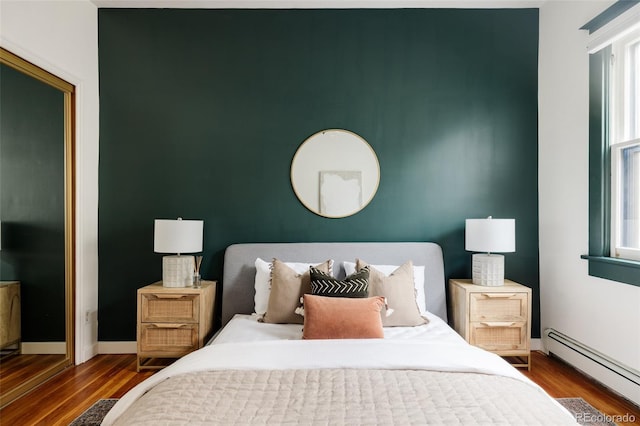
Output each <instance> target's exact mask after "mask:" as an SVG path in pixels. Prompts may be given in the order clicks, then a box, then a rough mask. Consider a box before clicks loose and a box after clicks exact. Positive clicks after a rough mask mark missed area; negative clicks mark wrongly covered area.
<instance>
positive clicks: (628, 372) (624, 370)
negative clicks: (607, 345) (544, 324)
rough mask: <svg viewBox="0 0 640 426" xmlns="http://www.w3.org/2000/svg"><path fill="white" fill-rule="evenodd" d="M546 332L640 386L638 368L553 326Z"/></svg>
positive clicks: (562, 343) (554, 338)
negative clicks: (623, 362)
mask: <svg viewBox="0 0 640 426" xmlns="http://www.w3.org/2000/svg"><path fill="white" fill-rule="evenodd" d="M544 334H545V336H546V337H547V338H549V339H551V340H555V341H556V342H558V343H560V344H561V345H564V346H566V347H567V348H569V349H571V350H573V351H575V352H577V353H579V354H580V355H582V356H584V357H586V358H588V359H590V360H591V361H593V362H595V363H597V364H599V365H601V366H603V367H604V368H606V369H608V370H610V371H612V372H614V373H616V374H617V375H619V376H622V377H624V378H625V379H627V380H629V381H630V382H632V383H635V384H636V385H638V386H640V372H638V371H637V370H635V369H633V368H631V367H629V366H626V365H624V364H621V363H620V362H618V361H616V360H614V359H612V358H610V357H608V356H606V355H605V354H603V353H601V352H598V351H596V350H595V349H593V348H590V347H589V346H587V345H585V344H583V343H580V342H578V341H577V340H575V339H573V338H571V337H569V336H567V335H566V334H563V333H560V332H559V331H557V330H554V329H553V328H547V329H546V330H545V331H544Z"/></svg>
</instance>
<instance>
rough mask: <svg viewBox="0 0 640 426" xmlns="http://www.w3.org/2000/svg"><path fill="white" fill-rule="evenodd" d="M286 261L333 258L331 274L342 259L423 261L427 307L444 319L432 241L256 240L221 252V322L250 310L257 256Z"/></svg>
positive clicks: (440, 273)
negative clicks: (262, 241) (313, 241)
mask: <svg viewBox="0 0 640 426" xmlns="http://www.w3.org/2000/svg"><path fill="white" fill-rule="evenodd" d="M258 257H259V258H262V259H264V260H267V261H269V260H271V259H273V258H278V259H280V260H282V261H285V262H316V261H324V260H327V259H333V260H334V262H335V263H334V274H335V275H337V276H338V277H344V269H343V267H342V262H345V261H348V262H355V259H356V258H360V259H363V260H365V261H366V262H369V263H371V264H379V265H382V264H384V265H401V264H402V263H404V262H406V261H407V260H411V261H413V264H414V265H416V266H417V265H424V266H425V270H424V274H425V279H424V286H425V294H426V299H427V300H426V303H427V310H428V311H429V312H432V313H434V314H436V315H438V316H439V317H440V318H442V319H444V320H445V321H446V320H447V302H446V296H445V285H444V264H443V260H442V250H441V248H440V246H439V245H437V244H435V243H255V244H234V245H231V246H229V247H227V250H226V251H225V255H224V271H223V276H222V325H223V326H224V325H225V324H226V323H227V322H229V320H230V319H231V318H232V317H233V315H235V314H251V313H252V312H253V305H254V295H255V290H254V280H255V274H256V268H255V266H254V264H255V260H256V258H258Z"/></svg>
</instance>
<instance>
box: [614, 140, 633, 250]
mask: <svg viewBox="0 0 640 426" xmlns="http://www.w3.org/2000/svg"><path fill="white" fill-rule="evenodd" d="M637 144H640V138H639V139H634V140H630V141H626V142H621V143H617V144H614V145H612V146H611V257H617V258H620V259H629V260H640V249H635V248H631V247H621V246H620V244H619V241H621V235H620V228H619V227H618V218H619V217H620V214H619V213H618V212H619V210H620V209H621V206H620V203H621V201H622V200H621V196H620V187H621V176H620V175H621V173H620V157H621V153H620V152H621V151H622V150H623V149H625V148H628V147H629V146H633V145H637Z"/></svg>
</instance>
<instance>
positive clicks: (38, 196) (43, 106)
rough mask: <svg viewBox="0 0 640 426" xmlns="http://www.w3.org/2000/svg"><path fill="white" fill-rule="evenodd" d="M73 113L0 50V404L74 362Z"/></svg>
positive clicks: (63, 95) (68, 98) (53, 80)
mask: <svg viewBox="0 0 640 426" xmlns="http://www.w3.org/2000/svg"><path fill="white" fill-rule="evenodd" d="M73 105H74V87H73V85H71V84H69V83H67V82H66V81H64V80H62V79H60V78H58V77H56V76H54V75H52V74H50V73H48V72H47V71H45V70H43V69H41V68H38V67H37V66H35V65H33V64H31V63H29V62H26V61H24V60H22V59H21V58H19V57H17V56H15V55H13V54H11V53H10V52H8V51H6V50H4V49H0V356H1V358H0V406H4V405H7V404H8V403H10V402H11V401H12V400H14V399H15V398H17V397H19V396H20V395H22V394H23V393H25V392H27V391H29V390H31V389H32V388H33V387H35V386H37V385H38V384H40V383H42V382H43V381H44V380H46V379H48V378H49V377H51V376H52V375H54V374H56V373H57V372H59V371H61V370H62V369H64V368H65V367H67V366H69V365H71V364H72V362H73V334H74V333H73V293H74V248H73V247H74V244H73V241H74V237H73V235H74V172H73V171H74V155H73V150H74V137H73V135H74V129H73V122H74V120H73Z"/></svg>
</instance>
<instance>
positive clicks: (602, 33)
mask: <svg viewBox="0 0 640 426" xmlns="http://www.w3.org/2000/svg"><path fill="white" fill-rule="evenodd" d="M639 27H640V3H639V4H637V5H635V6H633V7H632V8H630V9H629V10H627V11H625V12H624V13H622V14H621V15H620V16H618V17H616V18H615V19H613V20H611V22H609V23H607V24H606V25H604V26H603V27H602V28H599V29H598V30H597V31H594V32H593V34H590V35H589V38H588V40H587V52H588V53H595V52H597V51H599V50H601V49H603V48H605V47H607V46H608V45H610V44H611V43H614V42H615V41H617V40H618V39H619V38H621V37H624V36H625V35H627V34H629V33H630V32H631V31H633V30H635V29H637V28H639Z"/></svg>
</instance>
